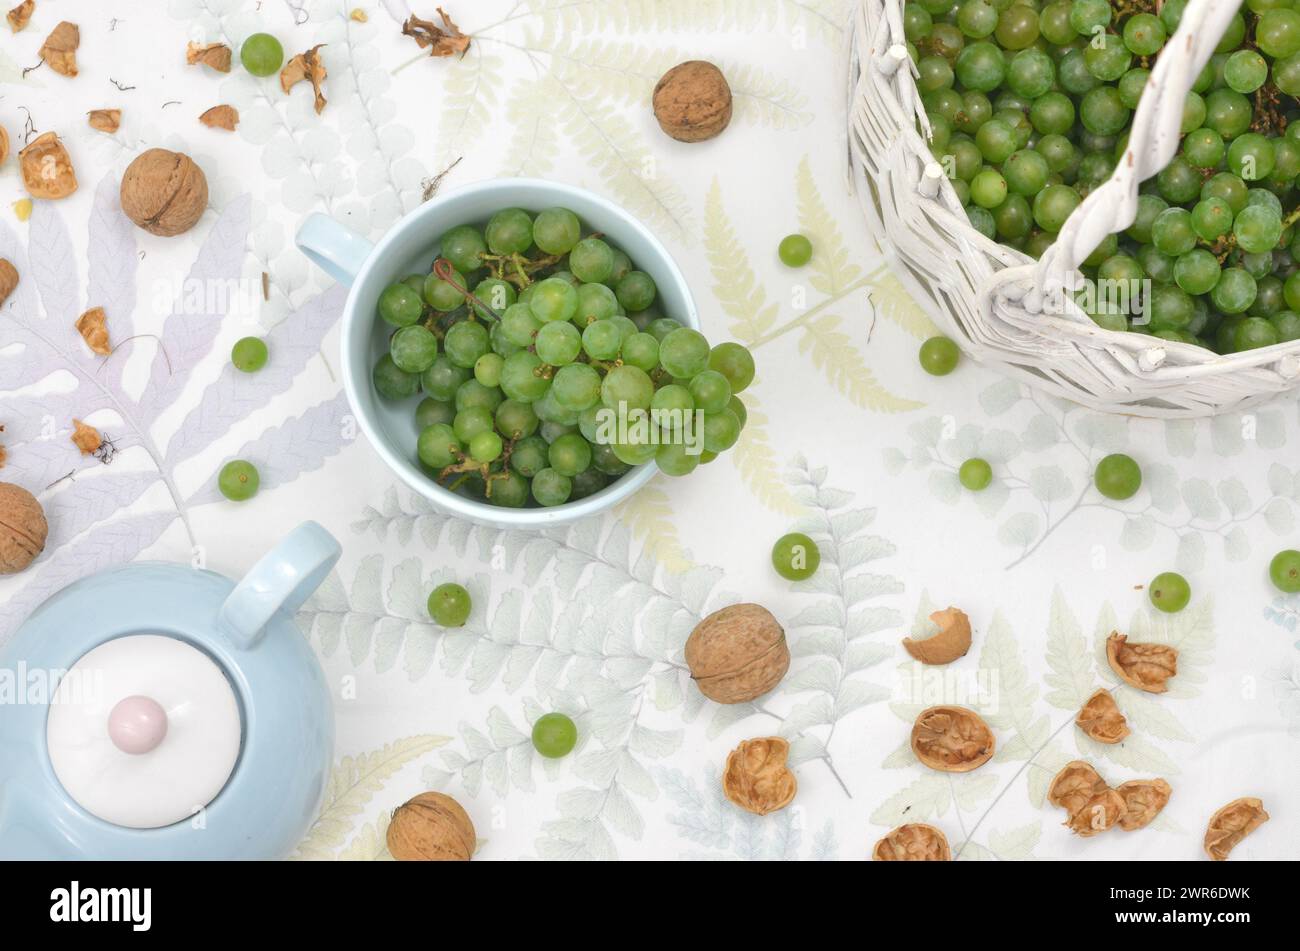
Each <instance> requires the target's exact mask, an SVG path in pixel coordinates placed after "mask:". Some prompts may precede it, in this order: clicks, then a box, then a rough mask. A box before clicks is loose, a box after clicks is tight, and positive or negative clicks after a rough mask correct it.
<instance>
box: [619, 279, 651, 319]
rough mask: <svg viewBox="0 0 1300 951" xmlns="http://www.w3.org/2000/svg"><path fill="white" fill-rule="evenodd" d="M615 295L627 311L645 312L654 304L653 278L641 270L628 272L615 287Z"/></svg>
mask: <svg viewBox="0 0 1300 951" xmlns="http://www.w3.org/2000/svg"><path fill="white" fill-rule="evenodd" d="M615 294H616V296H617V299H619V303H620V304H623V307H624V308H627V309H628V311H645V309H646V308H647V307H650V305H651V304H653V303H654V298H655V286H654V278H651V277H650V275H649V274H646V273H645V272H643V270H629V272H628V273H627V274H624V275H623V278H621V279H620V281H619V285H617V287H616V290H615Z"/></svg>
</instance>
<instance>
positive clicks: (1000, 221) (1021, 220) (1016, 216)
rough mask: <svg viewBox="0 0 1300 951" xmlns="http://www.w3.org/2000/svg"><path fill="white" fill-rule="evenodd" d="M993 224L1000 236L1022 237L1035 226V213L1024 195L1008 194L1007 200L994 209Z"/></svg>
mask: <svg viewBox="0 0 1300 951" xmlns="http://www.w3.org/2000/svg"><path fill="white" fill-rule="evenodd" d="M993 224H994V226H995V227H996V228H997V233H998V235H999V236H1000V237H1002V238H1010V239H1014V238H1021V237H1024V236H1025V235H1027V234H1029V231H1030V229H1031V228H1032V227H1033V225H1034V214H1033V212H1032V211H1030V210H1029V202H1028V201H1026V200H1025V197H1024V196H1023V195H1008V196H1007V200H1006V201H1004V202H1003V203H1002V204H1000V205H998V207H996V208H994V209H993Z"/></svg>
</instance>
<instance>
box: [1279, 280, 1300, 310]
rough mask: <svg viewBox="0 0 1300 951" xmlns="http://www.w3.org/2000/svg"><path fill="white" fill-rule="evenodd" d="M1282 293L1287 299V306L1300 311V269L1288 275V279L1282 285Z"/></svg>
mask: <svg viewBox="0 0 1300 951" xmlns="http://www.w3.org/2000/svg"><path fill="white" fill-rule="evenodd" d="M1282 295H1283V297H1284V298H1285V300H1286V306H1287V307H1289V308H1290V309H1291V310H1294V311H1300V271H1293V272H1291V273H1290V274H1288V275H1287V278H1286V281H1285V282H1284V283H1283V285H1282Z"/></svg>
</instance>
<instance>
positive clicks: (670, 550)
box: [616, 476, 694, 574]
mask: <svg viewBox="0 0 1300 951" xmlns="http://www.w3.org/2000/svg"><path fill="white" fill-rule="evenodd" d="M657 478H660V479H663V478H667V476H659V477H657ZM616 512H617V513H618V516H619V518H620V520H621V521H622V522H623V524H624V525H626V526H627V527H628V529H629V530H630V531H631V532H632V535H633V536H634V537H636V538H638V539H640V540H641V542H642V544H643V545H644V546H645V548H646V549H647V550H648V551H649V552H650V554H651V555H652V556H653V557H654V559H655V560H656V561H657V562H658V563H659V564H660V565H661V566H662V567H663V568H664V569H665V570H666V571H671V572H672V573H674V574H681V573H682V572H683V571H687V570H688V569H690V568H692V567H693V566H694V563H693V562H692V561H691V556H690V553H689V552H687V551H686V549H684V548H683V547H682V541H681V537H680V535H679V534H678V532H677V526H676V523H675V521H674V519H673V506H672V501H671V500H670V499H669V497H668V493H667V492H665V491H663V489H662V488H660V487H659V486H657V485H654V484H651V485H648V486H646V487H645V488H643V489H641V491H639V492H637V493H636V494H635V495H633V496H632V497H631V498H630V499H628V500H627V501H626V502H624V503H623V504H622V505H620V506H619V507H618V508H617V509H616Z"/></svg>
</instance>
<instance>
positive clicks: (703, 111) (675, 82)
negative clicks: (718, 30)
mask: <svg viewBox="0 0 1300 951" xmlns="http://www.w3.org/2000/svg"><path fill="white" fill-rule="evenodd" d="M651 101H652V104H653V105H654V113H655V118H656V119H657V120H658V121H659V128H661V129H663V130H664V132H665V133H667V134H668V135H670V136H672V137H673V138H674V139H676V140H677V141H678V142H702V141H704V140H705V139H711V138H713V137H714V136H715V135H717V134H718V133H720V132H721V131H722V130H723V129H725V128H726V127H727V125H728V123H730V122H731V87H730V86H729V85H727V77H726V76H724V75H722V70H720V69H718V67H716V66H714V65H713V64H712V63H708V62H705V61H704V60H699V59H693V60H688V61H687V62H685V63H679V64H678V65H676V66H674V67H673V68H672V69H670V70H668V72H666V73H664V75H663V78H661V79H660V80H659V82H657V83H656V84H655V89H654V95H653V96H652V99H651Z"/></svg>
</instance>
